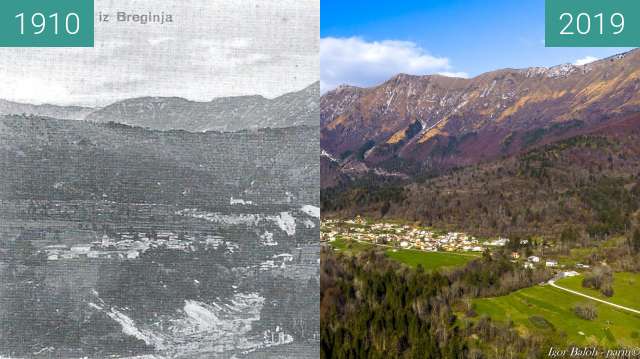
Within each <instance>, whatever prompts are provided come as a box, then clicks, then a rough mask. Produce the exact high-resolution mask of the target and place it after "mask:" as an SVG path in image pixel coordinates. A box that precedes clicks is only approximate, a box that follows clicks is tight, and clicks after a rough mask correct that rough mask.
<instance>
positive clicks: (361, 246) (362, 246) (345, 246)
mask: <svg viewBox="0 0 640 359" xmlns="http://www.w3.org/2000/svg"><path fill="white" fill-rule="evenodd" d="M330 244H331V247H333V248H334V249H336V250H338V251H339V252H344V253H349V254H354V253H358V252H362V251H364V250H367V249H369V248H373V244H367V243H362V242H357V241H352V240H348V239H343V238H337V239H336V240H335V241H333V242H331V243H330Z"/></svg>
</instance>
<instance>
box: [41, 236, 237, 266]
mask: <svg viewBox="0 0 640 359" xmlns="http://www.w3.org/2000/svg"><path fill="white" fill-rule="evenodd" d="M198 242H199V240H198V239H197V238H196V237H194V236H187V235H184V234H178V233H173V232H158V233H155V232H154V233H142V232H123V233H117V238H111V237H110V236H108V235H106V234H105V235H103V236H102V239H101V240H99V241H93V242H90V243H81V244H73V245H66V244H54V245H48V246H45V247H43V248H42V250H41V252H42V253H44V254H45V255H46V257H47V260H49V261H57V260H73V259H84V258H86V259H120V260H133V259H137V258H138V257H140V255H141V254H142V253H144V252H146V251H147V250H149V249H150V248H166V249H169V250H176V251H185V252H193V251H196V250H197V246H196V243H198ZM203 242H204V243H205V244H206V245H207V246H212V247H214V248H218V246H220V245H221V244H222V243H224V244H225V245H226V246H227V250H229V251H231V252H232V251H233V250H234V247H236V248H237V245H234V244H232V243H231V242H225V241H224V239H223V238H221V237H217V236H212V235H208V236H206V237H205V238H203Z"/></svg>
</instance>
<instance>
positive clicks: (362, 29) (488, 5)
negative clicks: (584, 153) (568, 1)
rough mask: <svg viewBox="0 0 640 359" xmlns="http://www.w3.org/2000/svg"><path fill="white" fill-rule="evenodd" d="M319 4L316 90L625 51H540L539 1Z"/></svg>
mask: <svg viewBox="0 0 640 359" xmlns="http://www.w3.org/2000/svg"><path fill="white" fill-rule="evenodd" d="M373 4H375V6H372V3H371V2H369V1H349V2H345V1H341V0H322V8H321V13H322V14H321V30H320V31H321V36H322V40H321V43H320V48H321V55H320V57H321V60H320V61H321V66H320V67H321V72H322V74H321V84H322V90H323V91H327V90H330V89H332V88H334V87H336V86H338V85H340V84H343V83H346V84H351V85H357V86H372V85H376V84H379V83H381V82H383V81H385V80H387V79H388V78H390V77H392V76H393V75H395V74H397V73H400V72H402V73H408V74H414V75H426V74H445V75H449V76H459V77H472V76H476V75H479V74H481V73H483V72H487V71H492V70H496V69H501V68H508V67H511V68H524V67H530V66H547V67H548V66H554V65H558V64H563V63H577V64H584V63H588V62H591V61H594V60H596V59H600V58H603V57H606V56H610V55H613V54H616V53H620V52H624V51H628V50H630V49H625V48H545V45H544V1H543V0H535V1H513V0H492V1H487V0H429V1H425V0H403V1H397V0H377V1H375V2H373Z"/></svg>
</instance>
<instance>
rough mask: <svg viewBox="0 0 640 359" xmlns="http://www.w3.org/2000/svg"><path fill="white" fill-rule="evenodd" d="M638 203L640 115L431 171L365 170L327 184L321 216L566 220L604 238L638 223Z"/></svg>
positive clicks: (549, 224)
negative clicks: (393, 174) (411, 176)
mask: <svg viewBox="0 0 640 359" xmlns="http://www.w3.org/2000/svg"><path fill="white" fill-rule="evenodd" d="M322 171H323V176H324V175H325V174H324V171H325V168H324V167H323V168H322ZM332 178H335V174H333V177H332ZM328 187H332V186H328ZM639 204H640V115H639V114H634V115H630V116H628V117H626V118H623V119H620V120H616V121H611V122H609V123H607V124H606V125H603V126H600V127H595V128H593V129H592V130H591V132H589V133H586V134H584V135H579V136H575V137H572V138H569V139H566V140H561V141H557V142H554V143H552V144H548V145H544V146H540V147H538V148H535V149H532V150H530V151H526V152H524V153H521V154H517V155H514V156H509V157H507V158H504V159H500V160H496V161H492V162H487V163H482V164H478V165H472V166H467V167H464V168H461V169H456V170H450V171H447V173H445V174H443V175H440V176H437V177H434V178H427V179H421V180H416V181H412V182H388V183H382V182H381V181H380V180H379V179H378V180H373V181H369V180H368V178H366V177H363V178H361V179H358V180H355V181H352V182H347V181H343V182H342V184H341V185H338V186H336V187H332V188H325V189H323V191H322V211H323V215H324V216H335V215H338V216H342V217H345V218H352V217H353V216H355V215H356V214H361V215H364V216H367V217H372V218H375V217H389V218H402V219H405V220H410V221H419V222H421V223H424V224H427V225H432V226H435V227H437V228H446V229H450V230H452V231H460V230H463V231H466V232H470V233H475V234H478V235H483V236H500V235H507V236H509V235H516V236H518V235H519V236H525V237H526V236H531V235H532V234H536V235H557V236H559V235H560V234H561V232H562V231H563V230H564V229H566V228H567V227H568V226H569V227H571V228H574V229H576V230H578V231H580V232H581V233H586V234H588V235H589V236H590V237H594V238H601V237H604V236H607V235H613V234H620V233H625V232H626V231H628V230H629V228H631V225H632V223H639V221H640V212H639V211H638V210H639V209H640V206H639ZM585 236H586V235H585Z"/></svg>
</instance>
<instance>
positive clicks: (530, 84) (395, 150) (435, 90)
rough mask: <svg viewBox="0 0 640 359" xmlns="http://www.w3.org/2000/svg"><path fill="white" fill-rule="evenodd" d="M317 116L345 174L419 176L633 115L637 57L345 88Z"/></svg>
mask: <svg viewBox="0 0 640 359" xmlns="http://www.w3.org/2000/svg"><path fill="white" fill-rule="evenodd" d="M320 107H321V126H322V128H321V146H322V149H323V150H324V151H326V153H327V154H328V155H330V156H332V157H334V158H336V159H339V160H340V161H341V163H342V164H343V165H344V164H346V163H349V166H350V167H351V168H353V162H354V161H357V162H360V163H361V165H360V167H361V168H362V171H366V170H367V169H371V168H384V169H385V170H387V171H389V172H397V171H400V172H404V173H406V174H410V175H416V174H420V173H424V172H429V171H433V170H442V169H446V168H451V167H459V166H465V165H472V164H476V163H480V162H486V161H491V160H495V159H498V158H501V157H503V156H509V155H513V154H517V153H521V152H522V151H524V150H527V149H530V148H535V147H538V146H542V145H545V144H548V143H553V142H555V141H559V140H563V139H566V138H570V137H573V136H576V135H580V134H583V133H587V132H589V131H591V129H593V128H595V127H597V126H601V125H603V124H606V123H608V122H610V121H614V120H616V119H619V118H621V117H623V116H625V115H628V114H633V113H636V112H640V50H633V51H630V52H628V53H626V54H621V55H617V56H613V57H610V58H607V59H603V60H600V61H596V62H594V63H591V64H587V65H584V66H574V65H560V66H556V67H552V68H529V69H520V70H515V69H504V70H498V71H494V72H489V73H485V74H482V75H480V76H477V77H475V78H472V79H461V78H449V77H444V76H437V75H436V76H410V75H404V74H400V75H397V76H395V77H394V78H392V79H390V80H388V81H387V82H385V83H383V84H381V85H379V86H376V87H373V88H366V89H365V88H355V87H349V86H342V87H340V88H338V89H336V90H334V91H331V92H329V93H327V94H325V95H323V96H322V98H321V103H320ZM334 177H335V176H334ZM323 186H325V185H323ZM325 187H326V186H325Z"/></svg>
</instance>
